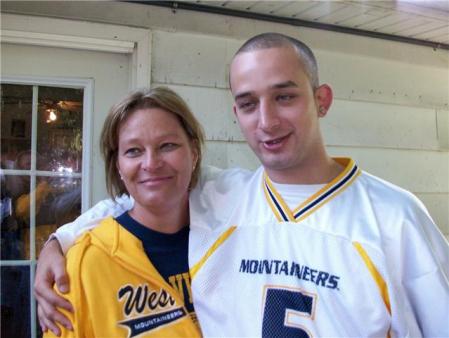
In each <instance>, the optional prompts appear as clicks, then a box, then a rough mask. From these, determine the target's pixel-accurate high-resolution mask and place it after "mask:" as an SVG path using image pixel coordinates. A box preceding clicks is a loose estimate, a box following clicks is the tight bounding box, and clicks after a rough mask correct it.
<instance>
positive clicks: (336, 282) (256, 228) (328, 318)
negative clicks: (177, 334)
mask: <svg viewBox="0 0 449 338" xmlns="http://www.w3.org/2000/svg"><path fill="white" fill-rule="evenodd" d="M339 161H340V162H341V163H342V164H343V165H345V167H346V168H345V170H344V171H343V172H342V173H341V174H340V175H339V176H338V177H337V178H336V179H334V180H333V181H332V182H330V183H329V184H327V185H326V186H324V187H323V188H322V189H321V190H320V191H318V192H317V193H316V194H314V195H312V196H310V198H309V199H307V200H306V201H305V202H303V203H302V204H301V205H298V207H297V208H295V209H294V210H291V209H290V208H289V207H288V206H287V204H286V203H285V202H284V200H283V198H282V196H280V194H279V193H278V192H277V191H276V189H275V188H274V185H273V184H272V182H270V180H269V178H268V177H267V176H266V175H265V174H264V170H263V168H260V169H259V170H258V171H257V172H256V173H254V174H248V173H242V174H240V175H236V174H234V175H233V176H234V178H230V177H229V175H223V177H218V178H214V179H213V180H211V181H210V182H205V183H203V186H202V187H203V189H202V190H201V193H202V195H201V196H195V194H196V193H198V192H194V194H193V197H195V201H196V202H198V205H192V209H194V210H192V209H191V237H190V238H191V239H190V248H189V253H190V256H189V260H190V264H191V265H192V268H191V273H192V292H193V296H194V304H195V311H196V313H197V315H198V318H199V321H200V324H201V327H202V331H203V334H204V335H205V336H220V337H244V336H245V337H260V336H263V337H290V336H291V337H293V336H295V337H296V336H298V337H299V336H301V337H308V336H321V337H330V336H332V337H335V336H338V337H350V336H352V337H388V336H395V337H419V336H428V337H431V336H433V337H447V336H449V322H448V315H449V286H448V280H447V276H448V271H447V270H448V267H449V262H448V256H449V250H448V245H447V243H446V242H445V240H444V238H443V236H442V235H441V233H439V231H438V229H437V227H436V226H435V224H433V222H432V220H431V218H430V216H429V215H428V213H427V211H426V210H425V208H424V206H423V205H422V204H421V203H420V202H419V201H418V200H417V199H416V198H415V197H414V196H413V195H411V194H410V193H408V192H406V191H404V190H402V189H400V188H398V187H395V186H393V185H392V184H389V183H387V182H385V181H382V180H380V179H378V178H376V177H374V176H372V175H369V174H367V173H365V172H362V171H361V170H360V169H358V167H357V166H356V164H355V163H354V162H353V161H352V160H349V159H339ZM223 180H224V182H225V183H223ZM228 200H229V201H232V203H228V204H225V203H226V202H225V201H228ZM223 205H226V206H227V209H226V210H225V211H224V212H223V210H221V207H222V206H223ZM212 206H214V209H211V207H212ZM215 209H218V211H217V212H215Z"/></svg>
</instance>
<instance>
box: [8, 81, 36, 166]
mask: <svg viewBox="0 0 449 338" xmlns="http://www.w3.org/2000/svg"><path fill="white" fill-rule="evenodd" d="M32 98H33V87H32V86H25V85H12V84H1V167H2V168H3V169H23V170H30V164H31V161H29V159H30V157H29V156H27V155H26V154H29V152H30V151H31V113H32Z"/></svg>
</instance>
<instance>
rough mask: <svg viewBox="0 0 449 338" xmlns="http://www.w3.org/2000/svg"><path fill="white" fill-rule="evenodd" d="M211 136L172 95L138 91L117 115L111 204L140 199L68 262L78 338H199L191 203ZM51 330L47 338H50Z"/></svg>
mask: <svg viewBox="0 0 449 338" xmlns="http://www.w3.org/2000/svg"><path fill="white" fill-rule="evenodd" d="M202 143H203V133H202V130H201V127H200V125H199V123H198V122H197V121H196V119H195V118H194V116H193V114H192V113H191V112H190V110H189V108H188V107H187V105H186V104H185V103H184V101H183V100H182V99H181V98H180V97H179V96H178V95H176V94H175V93H174V92H172V91H171V90H169V89H167V88H155V89H152V90H141V91H136V92H133V93H131V94H130V95H128V96H127V97H126V98H125V99H123V100H122V101H121V102H119V103H118V104H116V105H115V106H113V107H112V108H111V110H110V112H109V115H108V116H107V118H106V121H105V124H104V126H103V131H102V134H101V151H102V155H103V157H104V159H105V165H106V185H107V189H108V192H109V194H110V195H111V196H113V197H116V196H118V195H121V194H123V193H125V194H128V195H130V196H131V197H133V199H134V200H135V203H134V207H133V208H132V209H131V210H130V211H129V212H125V213H123V214H122V215H120V216H118V217H116V218H112V217H109V218H107V219H105V220H103V221H102V222H101V223H100V225H99V226H97V227H96V228H95V229H93V230H92V231H90V232H87V233H86V234H85V235H83V236H82V237H81V239H79V240H78V242H77V244H76V245H75V246H73V247H72V248H71V249H70V250H69V252H68V254H67V269H68V274H69V278H70V283H71V284H70V285H71V288H70V292H69V293H67V294H65V297H67V299H68V300H69V301H70V303H72V305H73V308H74V312H73V313H72V312H67V311H66V312H65V315H66V316H67V317H68V318H69V319H70V320H71V322H72V324H73V328H74V332H71V331H69V330H67V329H65V328H64V329H62V335H63V336H73V335H74V336H76V337H124V336H131V337H132V336H136V335H139V336H145V337H146V336H151V337H167V336H170V337H176V336H178V337H186V336H189V337H192V336H200V331H199V327H198V325H197V321H196V318H195V315H194V310H193V305H192V299H191V296H190V290H189V286H190V280H189V267H188V261H187V258H188V232H189V227H188V224H189V215H188V195H189V190H190V189H191V188H192V187H193V186H194V185H195V183H196V181H197V179H198V175H199V168H200V166H199V164H200V161H201V146H202ZM52 335H53V333H52V332H51V331H48V333H47V334H46V337H49V336H52Z"/></svg>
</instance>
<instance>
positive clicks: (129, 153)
mask: <svg viewBox="0 0 449 338" xmlns="http://www.w3.org/2000/svg"><path fill="white" fill-rule="evenodd" d="M139 154H140V149H139V148H129V149H127V150H126V151H125V155H126V156H129V157H135V156H138V155H139Z"/></svg>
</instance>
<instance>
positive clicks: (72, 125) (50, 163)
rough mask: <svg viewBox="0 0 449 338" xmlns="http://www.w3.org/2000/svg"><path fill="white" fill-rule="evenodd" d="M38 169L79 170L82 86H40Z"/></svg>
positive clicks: (80, 165) (80, 164) (80, 157)
mask: <svg viewBox="0 0 449 338" xmlns="http://www.w3.org/2000/svg"><path fill="white" fill-rule="evenodd" d="M38 96H39V98H38V126H37V152H38V153H39V155H38V163H37V170H48V171H58V172H78V173H80V172H81V167H82V163H81V159H82V128H83V89H73V88H56V87H39V95H38Z"/></svg>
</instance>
